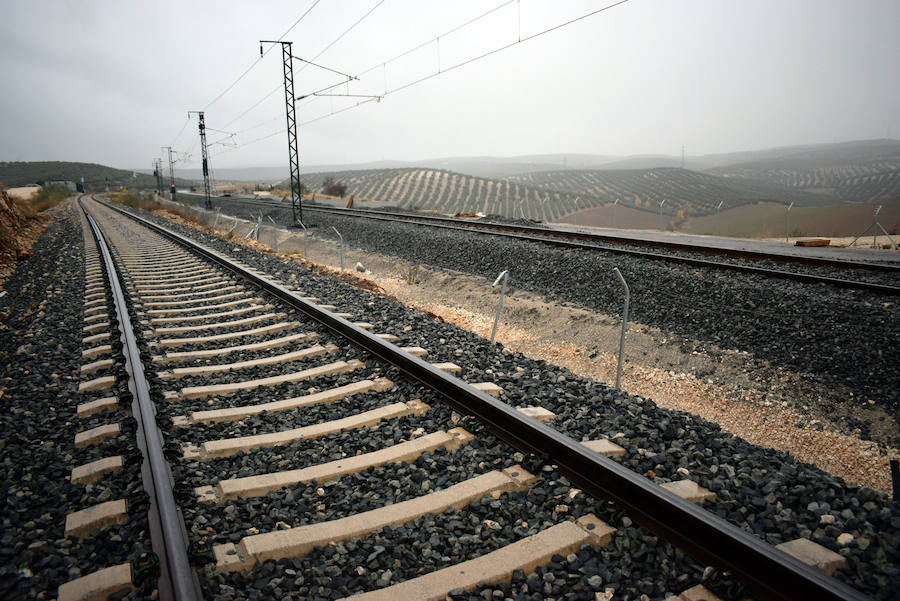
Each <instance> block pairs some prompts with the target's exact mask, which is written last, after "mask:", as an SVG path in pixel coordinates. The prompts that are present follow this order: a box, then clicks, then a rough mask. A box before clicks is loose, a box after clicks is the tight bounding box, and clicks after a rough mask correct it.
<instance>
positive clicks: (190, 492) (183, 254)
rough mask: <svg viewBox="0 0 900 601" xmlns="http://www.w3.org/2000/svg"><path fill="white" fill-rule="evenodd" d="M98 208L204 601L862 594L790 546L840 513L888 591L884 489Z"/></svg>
mask: <svg viewBox="0 0 900 601" xmlns="http://www.w3.org/2000/svg"><path fill="white" fill-rule="evenodd" d="M85 206H86V208H87V209H88V211H89V212H90V213H91V214H93V215H94V217H95V219H96V220H97V222H98V223H99V224H100V227H101V229H102V230H103V232H104V235H105V236H106V237H107V239H108V240H109V243H110V245H111V248H112V249H113V255H114V256H115V257H116V262H117V263H118V265H119V268H120V269H121V281H122V283H123V289H124V291H125V292H126V293H127V295H128V297H129V298H130V300H131V302H132V303H133V305H132V306H131V309H130V311H131V314H132V315H133V318H134V319H133V321H134V325H135V326H136V330H137V335H136V342H137V343H140V344H141V354H142V356H143V359H144V361H145V363H146V367H145V369H146V370H147V372H148V375H149V378H148V384H149V389H148V391H149V394H150V396H151V398H152V399H153V401H154V402H155V404H156V411H157V420H156V421H157V422H158V424H159V426H160V428H161V432H162V436H163V437H164V438H165V441H166V446H165V450H166V452H165V454H166V456H167V458H168V459H169V461H170V462H171V464H172V474H173V478H174V489H175V494H174V497H173V498H174V499H176V500H177V501H178V503H179V504H180V508H181V512H182V513H183V515H184V521H185V524H186V527H187V532H188V546H189V549H188V550H187V553H188V555H189V556H190V558H191V559H190V561H191V568H192V569H194V570H196V572H197V574H198V576H199V581H200V584H201V589H202V593H203V594H204V596H205V597H206V598H209V599H223V600H224V599H238V598H261V599H262V598H297V599H337V598H343V597H346V596H352V595H361V597H360V598H364V599H368V598H371V599H391V600H402V599H424V598H434V599H444V598H445V597H448V596H449V597H451V598H453V599H468V598H473V599H487V598H495V599H505V598H515V599H550V598H553V599H599V598H606V597H603V596H604V595H611V596H612V598H616V599H619V598H622V599H638V598H641V597H642V595H643V596H646V597H647V598H650V599H657V598H663V597H664V596H666V595H669V594H679V593H681V592H683V591H684V590H686V589H688V588H690V587H692V586H694V585H696V584H699V583H701V582H702V583H704V584H707V585H709V586H710V587H712V588H714V589H716V590H717V591H718V592H719V593H720V594H722V595H723V596H725V597H728V598H732V597H737V596H740V595H741V594H743V593H742V592H741V590H742V588H741V587H744V586H746V587H747V589H743V590H749V591H750V592H752V593H753V594H754V595H755V596H756V597H757V598H760V599H800V598H808V597H810V598H811V597H813V596H814V597H817V598H835V599H836V598H864V595H863V594H862V593H860V592H859V591H857V590H854V589H853V588H851V587H848V586H847V585H846V584H842V583H841V582H838V581H835V580H832V579H830V578H827V577H825V576H823V575H822V573H821V572H819V571H817V570H814V569H812V568H810V567H808V566H806V565H804V564H803V563H802V562H800V561H798V560H796V559H793V558H791V557H789V556H788V555H786V554H784V553H781V552H780V551H776V550H775V549H774V547H773V546H772V545H774V544H780V543H788V542H790V541H793V540H795V539H801V538H811V539H816V540H819V542H827V540H829V537H830V536H831V534H832V531H831V530H828V532H826V531H825V530H824V529H823V528H824V527H823V526H821V523H824V522H822V520H821V519H820V518H821V516H822V515H826V514H827V515H831V514H832V513H839V514H840V517H839V518H838V519H839V520H840V523H841V526H842V527H843V528H845V529H848V530H853V531H854V532H856V536H857V537H858V538H859V537H861V538H866V537H868V538H867V541H869V543H868V544H869V545H871V548H872V549H875V548H878V549H881V555H880V556H877V557H873V556H872V554H871V552H870V553H868V554H867V553H866V552H865V549H858V548H857V549H854V548H850V547H846V550H845V551H842V553H841V554H837V553H833V554H832V556H830V557H831V560H833V561H836V562H838V563H840V562H841V560H842V559H843V561H844V562H847V561H848V560H849V565H850V567H851V568H853V569H851V570H847V571H844V572H838V577H839V578H840V579H841V580H844V581H846V582H853V583H854V585H855V586H862V588H863V589H864V590H866V591H867V592H869V593H875V594H876V595H877V596H879V597H884V598H887V597H886V596H885V595H886V594H887V593H886V589H884V586H885V578H884V577H882V576H880V574H883V573H888V574H889V573H890V571H889V570H888V571H887V572H885V570H886V569H887V568H890V569H896V568H895V567H892V566H896V564H895V563H893V562H894V559H888V558H895V557H896V553H897V538H896V534H897V533H896V529H895V530H894V531H893V532H892V531H891V524H892V520H897V519H898V517H897V511H896V508H894V509H891V508H890V507H891V506H890V505H889V504H887V505H880V504H878V503H875V501H879V497H878V495H874V496H871V495H870V493H869V492H866V493H864V494H863V495H862V497H864V498H865V499H868V500H867V501H863V502H861V501H859V500H857V499H856V497H855V496H853V495H854V494H855V493H856V492H858V489H857V490H854V489H853V488H852V487H847V485H844V484H841V483H837V482H836V481H834V479H830V478H828V477H826V476H825V475H824V474H821V473H820V472H818V471H817V470H815V469H812V468H809V467H805V466H799V465H797V464H796V463H794V462H793V461H792V460H791V459H790V458H789V457H787V456H784V455H782V454H779V453H775V452H772V451H765V450H763V449H756V448H751V447H750V446H749V445H746V443H742V442H741V441H739V440H735V439H732V438H731V437H730V436H728V435H724V434H722V433H720V432H718V431H717V430H716V429H715V428H709V427H708V425H706V424H703V423H700V422H699V421H698V420H692V419H691V418H689V417H688V416H685V415H681V414H670V413H668V412H665V411H662V410H659V409H658V408H656V407H655V406H654V405H653V404H652V403H650V402H648V401H644V400H643V399H640V398H634V397H627V396H625V395H622V394H620V393H618V392H617V391H613V390H610V389H608V388H606V387H604V386H603V385H601V384H598V383H596V382H591V381H586V380H582V379H580V378H577V377H574V376H571V374H568V376H567V375H566V373H565V372H563V371H561V370H557V369H551V368H549V366H545V365H543V364H540V363H536V362H533V361H529V360H526V359H524V358H521V357H508V356H506V355H504V354H502V353H499V352H498V351H497V349H496V348H494V347H493V346H492V345H489V344H488V343H487V342H486V341H484V340H483V339H479V338H477V337H474V336H470V335H466V334H464V333H462V332H461V331H458V330H456V329H455V328H452V327H449V326H447V327H442V328H441V329H439V330H435V328H434V326H432V325H430V324H428V323H424V322H423V321H422V319H423V318H422V317H421V316H416V315H415V314H410V313H408V312H406V311H404V310H401V309H400V308H398V307H397V306H396V305H393V304H391V303H390V302H389V301H385V300H384V299H379V298H377V297H375V296H374V295H369V294H367V293H364V292H359V291H355V290H352V289H350V288H347V287H344V288H341V286H337V287H335V286H334V285H333V284H331V283H329V282H327V281H326V280H325V278H322V277H321V276H314V275H313V274H308V277H303V276H302V275H301V277H295V276H294V275H291V276H289V277H287V278H282V280H281V281H276V280H274V279H273V278H271V277H268V276H265V275H263V274H260V273H258V272H256V271H255V270H253V269H252V268H249V267H246V266H244V265H241V264H239V263H237V264H236V263H234V262H232V261H230V260H228V259H227V258H226V257H224V256H223V255H222V254H221V253H218V252H215V251H211V250H209V249H205V248H202V247H196V246H195V247H193V248H191V249H190V250H187V249H186V248H185V247H184V244H186V243H189V241H188V240H186V239H183V238H182V237H181V236H179V235H177V234H173V233H171V232H164V231H161V230H159V229H158V227H157V231H155V232H151V231H150V230H149V229H148V228H147V226H148V225H150V226H152V224H151V223H150V222H147V223H144V224H141V225H139V224H138V223H137V222H136V221H134V220H132V219H130V218H125V217H122V216H121V215H119V214H117V213H115V212H114V211H112V210H111V209H110V208H107V207H105V206H102V205H100V204H99V203H95V202H93V201H85ZM160 234H163V235H160ZM132 371H133V370H132ZM447 374H455V376H458V378H457V377H454V376H453V375H450V376H448V375H447ZM545 420H546V423H541V422H544V421H545ZM602 455H607V457H603V456H602ZM697 485H699V486H700V487H699V488H697ZM666 489H671V490H673V491H676V492H679V493H680V494H681V495H683V496H689V497H690V498H691V500H692V501H693V502H694V503H697V502H699V501H701V500H703V501H705V507H706V508H707V509H705V510H704V509H702V508H700V507H698V506H697V505H695V504H694V503H690V502H687V501H685V500H684V499H682V498H681V496H679V495H678V494H674V493H673V492H670V491H669V490H666ZM848 494H849V495H850V496H849V497H848ZM873 494H874V493H873ZM851 498H852V499H853V500H856V503H853V502H851ZM760 499H761V500H760ZM864 502H868V503H869V504H871V505H872V506H871V507H870V508H868V509H864V508H863V507H862V505H863V503H864ZM880 502H881V501H879V503H880ZM813 505H815V507H813ZM819 509H821V510H822V511H818V510H819ZM845 510H846V511H849V513H850V515H851V516H852V521H850V519H851V518H848V517H846V516H845V515H844V514H843V513H841V512H842V511H845ZM832 517H833V516H832ZM632 518H633V519H634V520H635V521H637V522H638V523H639V524H641V525H642V526H643V527H639V526H638V525H636V524H634V523H633V522H632ZM830 523H832V524H833V523H834V522H830ZM645 527H647V528H649V529H645ZM820 530H821V531H820ZM882 530H884V531H886V532H883V531H882ZM748 532H751V533H754V534H749V533H748ZM664 539H667V540H669V541H671V542H673V543H675V544H676V545H677V546H679V547H681V548H683V549H685V550H687V551H689V552H690V554H689V555H686V554H684V553H683V552H681V551H679V550H676V549H675V547H673V546H671V545H670V544H669V543H668V542H665V541H664ZM792 544H801V543H792ZM827 546H828V545H827ZM830 546H832V547H834V548H836V546H835V545H830ZM867 548H868V547H867ZM822 551H823V552H824V551H827V550H826V549H824V548H823V549H822ZM885 553H887V557H885V555H884V554H885ZM826 555H827V553H826ZM695 558H696V559H695ZM698 560H699V561H698ZM706 565H717V566H719V567H720V568H722V571H716V570H714V569H712V568H704V566H706ZM837 565H838V564H835V566H837ZM820 567H822V566H820ZM854 570H855V575H854V574H853V571H854ZM831 571H832V572H833V569H831ZM860 573H862V574H866V575H865V576H860V575H859V574H860Z"/></svg>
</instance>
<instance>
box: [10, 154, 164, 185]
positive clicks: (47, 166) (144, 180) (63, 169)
mask: <svg viewBox="0 0 900 601" xmlns="http://www.w3.org/2000/svg"><path fill="white" fill-rule="evenodd" d="M81 178H84V184H85V189H86V190H103V189H105V187H106V183H107V178H108V179H109V185H110V186H111V187H118V186H125V187H128V188H155V187H156V178H155V177H153V176H152V175H147V174H144V173H138V174H137V177H134V172H132V171H126V170H124V169H114V168H112V167H106V166H104V165H97V164H95V163H70V162H66V161H28V162H3V161H0V182H3V183H4V184H6V185H7V186H9V187H14V186H23V185H25V184H32V183H42V182H45V181H50V180H71V181H73V182H80V181H81Z"/></svg>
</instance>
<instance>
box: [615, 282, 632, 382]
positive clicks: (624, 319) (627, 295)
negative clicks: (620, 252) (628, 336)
mask: <svg viewBox="0 0 900 601" xmlns="http://www.w3.org/2000/svg"><path fill="white" fill-rule="evenodd" d="M613 271H615V272H616V275H617V276H619V282H621V284H622V288H624V289H625V306H624V307H622V336H621V337H620V338H619V365H618V366H617V367H616V388H617V389H619V390H621V386H620V384H621V382H622V360H623V359H624V358H625V327H626V325H627V324H628V301H629V300H630V299H631V291H630V290H629V289H628V283H627V282H626V281H625V278H623V277H622V272H621V271H619V268H618V267H613Z"/></svg>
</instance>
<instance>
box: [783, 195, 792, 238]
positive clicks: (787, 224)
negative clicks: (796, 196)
mask: <svg viewBox="0 0 900 601" xmlns="http://www.w3.org/2000/svg"><path fill="white" fill-rule="evenodd" d="M793 206H794V203H791V204H789V205H788V208H787V211H785V212H784V241H785V242H787V243H788V244H790V243H791V238H790V234H791V207H793Z"/></svg>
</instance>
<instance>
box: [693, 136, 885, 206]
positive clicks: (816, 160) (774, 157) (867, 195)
mask: <svg viewBox="0 0 900 601" xmlns="http://www.w3.org/2000/svg"><path fill="white" fill-rule="evenodd" d="M709 172H710V173H713V174H716V175H721V176H724V177H727V178H730V179H733V180H743V181H763V182H769V183H775V184H778V185H782V186H786V187H790V188H795V189H798V190H807V191H816V192H818V193H821V194H825V195H828V196H829V197H831V198H833V199H834V200H835V201H842V202H889V201H898V200H900V141H898V140H866V141H859V142H847V143H843V144H828V145H819V146H806V147H802V146H801V147H794V148H788V149H780V151H779V152H777V153H775V152H774V151H773V153H772V154H771V155H770V156H765V157H760V158H757V159H756V160H752V161H745V162H740V163H734V164H730V165H727V166H723V167H718V168H715V169H711V170H710V171H709Z"/></svg>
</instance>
